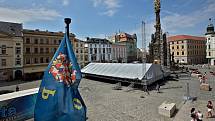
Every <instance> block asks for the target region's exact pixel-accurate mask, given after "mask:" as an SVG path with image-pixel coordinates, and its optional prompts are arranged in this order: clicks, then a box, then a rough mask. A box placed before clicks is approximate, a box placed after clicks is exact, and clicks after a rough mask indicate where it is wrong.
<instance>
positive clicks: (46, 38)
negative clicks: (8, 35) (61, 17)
mask: <svg viewBox="0 0 215 121" xmlns="http://www.w3.org/2000/svg"><path fill="white" fill-rule="evenodd" d="M63 36H64V33H63V32H49V31H40V30H38V29H36V30H27V29H24V30H23V39H24V40H23V41H24V42H23V43H24V44H23V48H24V49H23V57H24V61H23V63H24V66H23V70H24V79H25V80H32V79H41V78H42V76H43V72H44V70H45V69H46V67H47V66H48V63H49V62H50V61H51V59H52V57H53V55H54V53H55V52H56V50H57V49H58V46H59V44H60V42H61V40H62V38H63ZM74 38H75V35H74V34H70V40H71V41H72V42H73V41H74Z"/></svg>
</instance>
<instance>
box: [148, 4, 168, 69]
mask: <svg viewBox="0 0 215 121" xmlns="http://www.w3.org/2000/svg"><path fill="white" fill-rule="evenodd" d="M160 8H161V5H160V0H154V10H155V15H156V23H155V25H154V27H155V33H154V34H152V36H151V42H150V43H149V56H150V60H149V61H150V62H151V63H155V64H161V66H162V67H164V66H165V67H166V66H169V65H170V60H169V59H170V55H169V50H168V49H169V44H168V43H167V39H166V34H165V33H164V34H163V33H162V31H161V23H160Z"/></svg>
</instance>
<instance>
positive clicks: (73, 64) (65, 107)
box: [34, 33, 86, 121]
mask: <svg viewBox="0 0 215 121" xmlns="http://www.w3.org/2000/svg"><path fill="white" fill-rule="evenodd" d="M81 78H82V77H81V71H80V67H79V65H78V63H77V60H76V57H75V54H74V52H73V49H72V46H71V42H70V40H69V39H68V37H67V34H66V33H65V35H64V38H63V40H62V41H61V44H60V46H59V48H58V50H57V51H56V53H55V54H54V57H53V58H52V60H51V62H50V63H49V65H48V67H47V69H46V70H45V72H44V76H43V79H42V82H41V85H40V89H39V92H38V95H37V101H36V105H35V110H34V119H35V121H86V106H85V104H84V101H83V99H82V97H81V95H80V93H79V91H78V86H79V83H80V81H81Z"/></svg>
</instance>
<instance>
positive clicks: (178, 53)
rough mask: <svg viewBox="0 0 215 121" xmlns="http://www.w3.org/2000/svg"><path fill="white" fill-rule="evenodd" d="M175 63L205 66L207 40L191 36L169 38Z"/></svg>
mask: <svg viewBox="0 0 215 121" xmlns="http://www.w3.org/2000/svg"><path fill="white" fill-rule="evenodd" d="M168 42H169V45H170V53H171V55H173V56H174V61H175V63H181V64H203V63H205V61H206V39H205V37H197V36H190V35H176V36H170V37H168Z"/></svg>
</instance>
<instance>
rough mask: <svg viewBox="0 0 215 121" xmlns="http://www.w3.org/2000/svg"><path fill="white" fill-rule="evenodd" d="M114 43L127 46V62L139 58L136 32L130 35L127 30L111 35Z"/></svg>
mask: <svg viewBox="0 0 215 121" xmlns="http://www.w3.org/2000/svg"><path fill="white" fill-rule="evenodd" d="M111 41H112V42H113V43H118V44H120V45H125V46H126V56H127V57H126V59H125V60H127V62H133V61H136V60H137V36H136V34H133V35H130V34H127V33H125V32H121V33H118V34H116V35H114V36H113V37H111Z"/></svg>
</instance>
